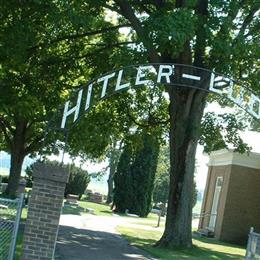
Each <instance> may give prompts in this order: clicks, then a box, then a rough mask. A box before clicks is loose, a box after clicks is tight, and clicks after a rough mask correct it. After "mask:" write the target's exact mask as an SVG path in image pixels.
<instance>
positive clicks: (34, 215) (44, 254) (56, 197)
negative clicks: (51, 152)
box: [22, 163, 69, 260]
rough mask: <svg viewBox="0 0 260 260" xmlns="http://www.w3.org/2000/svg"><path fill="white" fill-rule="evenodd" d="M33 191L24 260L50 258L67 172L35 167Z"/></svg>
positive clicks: (47, 167) (24, 241) (25, 233)
mask: <svg viewBox="0 0 260 260" xmlns="http://www.w3.org/2000/svg"><path fill="white" fill-rule="evenodd" d="M33 177H34V181H33V187H32V192H31V197H30V199H29V206H28V216H27V221H26V225H25V231H24V238H23V253H22V259H23V260H47V259H48V260H50V259H52V258H53V253H54V250H55V242H56V238H57V232H58V226H59V219H60V212H61V208H62V204H63V198H64V190H65V185H66V183H67V181H68V178H69V171H68V170H65V169H63V168H61V167H60V166H52V165H46V164H43V163H37V164H35V166H34V168H33Z"/></svg>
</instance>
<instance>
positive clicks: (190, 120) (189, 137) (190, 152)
mask: <svg viewBox="0 0 260 260" xmlns="http://www.w3.org/2000/svg"><path fill="white" fill-rule="evenodd" d="M169 95H170V107H169V110H170V160H171V167H170V192H169V199H168V208H167V218H166V226H165V231H164V234H163V236H162V238H161V239H160V241H159V242H158V243H157V245H158V246H163V247H178V246H181V247H186V248H190V247H191V246H192V236H191V230H192V228H191V222H192V201H193V200H192V192H191V191H192V189H193V177H194V167H195V153H196V147H197V142H198V138H199V133H200V122H201V118H202V115H203V110H204V107H205V98H206V94H205V93H203V92H201V91H198V90H181V89H178V88H177V89H176V88H175V89H171V90H170V93H169Z"/></svg>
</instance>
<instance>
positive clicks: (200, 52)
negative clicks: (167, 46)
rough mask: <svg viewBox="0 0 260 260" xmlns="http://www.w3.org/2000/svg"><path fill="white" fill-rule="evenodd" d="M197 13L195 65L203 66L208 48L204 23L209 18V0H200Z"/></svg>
mask: <svg viewBox="0 0 260 260" xmlns="http://www.w3.org/2000/svg"><path fill="white" fill-rule="evenodd" d="M195 13H196V15H198V16H199V24H198V29H197V32H196V45H195V53H194V66H198V67H203V63H204V55H205V49H206V30H205V28H204V27H203V25H204V24H206V22H207V20H208V0H206V1H204V0H200V1H199V2H198V5H197V8H196V10H195Z"/></svg>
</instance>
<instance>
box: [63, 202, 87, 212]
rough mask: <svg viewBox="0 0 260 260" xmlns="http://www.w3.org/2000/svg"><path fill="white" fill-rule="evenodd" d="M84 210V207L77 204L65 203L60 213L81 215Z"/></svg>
mask: <svg viewBox="0 0 260 260" xmlns="http://www.w3.org/2000/svg"><path fill="white" fill-rule="evenodd" d="M82 212H84V208H82V207H80V206H78V205H71V204H65V205H64V207H63V208H62V214H72V215H81V213H82Z"/></svg>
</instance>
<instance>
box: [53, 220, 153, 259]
mask: <svg viewBox="0 0 260 260" xmlns="http://www.w3.org/2000/svg"><path fill="white" fill-rule="evenodd" d="M124 224H126V222H125V220H124V219H123V218H121V217H116V216H115V217H106V216H94V215H84V216H77V215H61V219H60V229H59V234H58V240H57V245H56V254H55V259H59V260H84V259H90V260H117V259H118V260H119V259H122V260H124V259H126V260H127V259H140V260H143V259H154V258H152V257H151V256H149V255H148V254H147V253H146V252H144V251H142V250H140V249H138V248H136V247H133V246H130V245H129V244H128V242H127V241H126V240H125V239H123V238H122V237H121V236H120V235H119V234H118V233H117V231H116V226H118V225H124Z"/></svg>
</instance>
